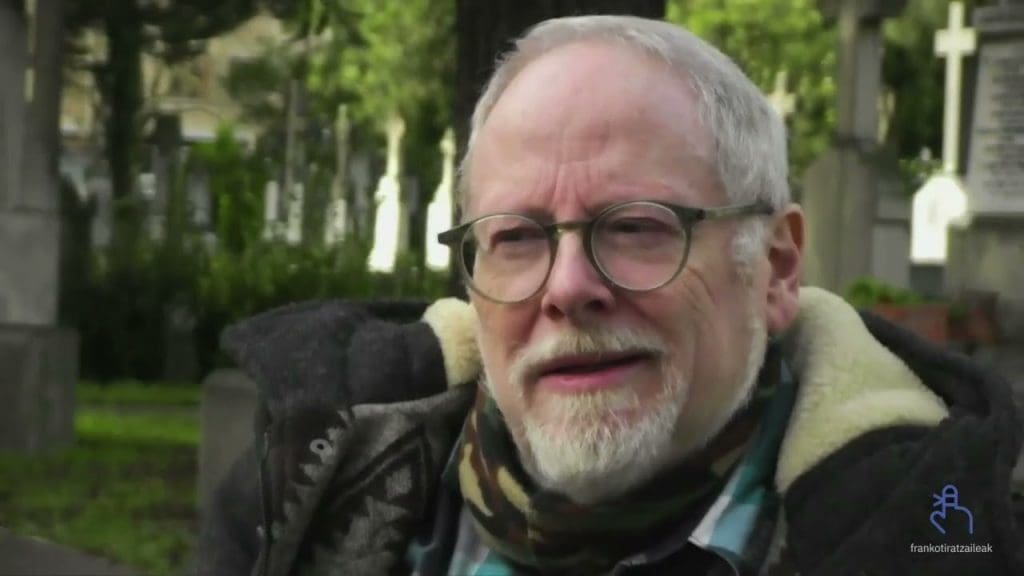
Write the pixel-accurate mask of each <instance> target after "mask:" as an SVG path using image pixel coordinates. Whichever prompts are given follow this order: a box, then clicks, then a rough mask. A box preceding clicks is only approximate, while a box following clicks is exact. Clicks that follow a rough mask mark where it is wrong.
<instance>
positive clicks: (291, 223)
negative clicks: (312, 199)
mask: <svg viewBox="0 0 1024 576" xmlns="http://www.w3.org/2000/svg"><path fill="white" fill-rule="evenodd" d="M305 200H306V188H305V186H303V185H302V182H296V183H295V184H292V190H291V193H290V194H288V211H287V214H286V218H287V219H288V222H287V228H286V229H285V232H284V239H285V241H286V242H288V243H289V244H291V245H292V246H298V245H299V244H301V243H302V216H303V212H302V208H303V205H304V204H305Z"/></svg>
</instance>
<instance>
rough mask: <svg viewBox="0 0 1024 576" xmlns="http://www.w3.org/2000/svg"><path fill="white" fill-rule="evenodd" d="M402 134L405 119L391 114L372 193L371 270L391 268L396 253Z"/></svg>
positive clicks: (393, 266)
mask: <svg viewBox="0 0 1024 576" xmlns="http://www.w3.org/2000/svg"><path fill="white" fill-rule="evenodd" d="M404 134H405V121H404V120H402V118H401V116H397V115H395V116H392V117H391V118H390V119H389V120H388V124H387V135H388V164H387V169H386V170H385V172H384V175H383V176H381V178H380V183H379V184H378V185H377V192H376V193H375V194H374V196H375V198H376V201H377V216H376V219H375V223H374V226H373V249H372V250H371V251H370V258H369V268H370V270H372V271H374V272H392V271H393V270H394V269H395V259H396V258H397V256H398V245H399V240H400V239H401V228H400V227H401V225H402V222H401V215H402V208H401V206H400V205H399V203H400V201H401V199H400V193H401V190H400V188H401V186H400V185H399V181H398V178H399V175H400V174H401V150H402V136H403V135H404Z"/></svg>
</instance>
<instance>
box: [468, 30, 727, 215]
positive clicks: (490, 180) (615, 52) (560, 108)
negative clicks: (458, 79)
mask: <svg viewBox="0 0 1024 576" xmlns="http://www.w3.org/2000/svg"><path fill="white" fill-rule="evenodd" d="M477 136H478V137H477V142H476V144H475V149H474V150H473V157H471V158H470V162H469V164H468V168H469V172H468V174H467V175H468V177H469V184H470V188H471V189H473V190H474V192H473V193H472V196H473V204H476V203H477V201H478V200H480V199H481V197H486V198H487V203H486V204H487V208H488V211H489V212H490V211H493V209H495V207H496V206H498V205H501V207H503V206H504V204H507V203H512V204H516V205H518V204H519V203H520V202H519V201H518V200H516V199H513V198H509V197H507V196H508V194H509V191H510V190H515V191H516V195H519V194H523V193H526V195H527V196H533V195H534V194H533V193H534V192H538V190H536V189H534V186H535V185H539V186H540V187H541V188H546V187H547V186H548V185H550V184H551V182H550V178H545V177H543V176H540V177H539V178H540V180H541V181H540V182H538V174H537V173H536V172H535V170H533V168H534V167H536V168H538V169H541V170H548V169H553V168H555V167H556V166H567V165H571V164H573V163H574V162H576V161H586V160H591V159H594V158H597V157H600V158H602V162H600V163H599V164H598V165H597V166H598V168H597V169H598V171H597V172H591V173H590V174H589V177H595V178H597V179H599V180H603V179H604V178H603V177H607V178H609V179H611V180H615V179H617V178H618V177H620V176H622V177H624V180H625V181H626V182H624V183H625V184H626V186H628V187H629V188H633V187H634V186H635V185H638V184H641V183H640V182H639V181H638V178H637V176H638V174H637V173H636V170H635V169H634V168H636V167H640V166H644V167H651V168H652V170H650V171H646V172H645V173H644V174H643V178H642V180H644V181H646V184H642V185H640V186H639V187H640V188H641V189H645V190H647V192H643V193H641V194H640V195H642V196H649V197H651V198H661V199H664V200H669V201H682V200H684V198H680V197H675V196H676V195H675V194H673V195H671V196H673V197H662V196H663V195H662V194H654V193H652V192H653V191H654V190H651V186H650V184H651V183H654V188H668V187H672V188H676V189H680V188H684V187H691V188H692V187H698V188H705V187H710V188H714V187H715V185H716V184H717V177H716V175H715V174H713V173H714V172H715V171H714V168H713V164H714V161H713V158H714V156H713V150H714V147H713V145H712V142H711V138H710V136H709V133H708V131H707V130H706V129H705V127H704V126H703V124H702V122H701V121H700V120H699V111H698V110H697V104H696V98H695V96H694V93H693V89H692V87H691V86H690V84H689V82H688V80H687V79H686V78H685V77H683V76H682V75H681V74H680V73H678V72H676V71H674V70H672V69H670V68H669V66H668V65H667V64H665V63H664V62H662V61H660V60H656V59H654V58H652V57H650V56H648V55H646V54H644V53H642V52H640V51H639V50H638V49H635V48H631V47H627V46H622V45H615V44H601V43H576V44H570V45H566V46H563V47H560V48H557V49H555V50H553V51H551V52H549V53H547V54H545V55H543V56H541V57H539V58H537V59H535V60H534V61H532V62H530V63H529V64H527V65H526V67H525V68H523V70H521V71H520V73H519V74H518V75H517V76H516V78H515V79H514V80H513V81H512V83H511V84H510V85H509V86H508V87H507V88H506V90H505V92H504V93H503V94H502V96H501V97H500V98H499V100H498V102H497V104H496V106H495V107H494V109H493V110H492V113H491V115H490V116H489V117H488V119H487V121H486V122H485V124H484V126H483V128H482V129H481V131H480V133H479V134H478V135H477ZM523 160H525V162H526V164H523V163H522V162H521V161H523ZM477 166H480V167H482V169H481V170H477V169H476V167H477ZM524 167H527V168H528V169H527V170H525V171H524V170H523V168H524ZM666 167H668V168H666ZM602 170H604V171H605V172H601V171H602ZM548 176H550V174H549V175H548ZM606 183H607V182H606ZM529 190H533V192H527V191H529ZM623 190H625V189H624V188H622V187H618V190H607V191H605V192H601V193H599V195H600V196H608V197H609V199H610V200H614V199H617V198H620V197H621V198H623V199H628V198H626V197H628V196H631V195H633V194H624V193H622V191H623ZM593 192H596V191H592V192H591V193H593ZM589 195H590V193H588V196H589ZM540 196H541V197H543V196H544V194H543V193H542V194H541V195H540ZM686 196H689V195H686ZM595 200H596V198H595ZM538 201H540V198H538ZM492 204H493V205H494V206H492Z"/></svg>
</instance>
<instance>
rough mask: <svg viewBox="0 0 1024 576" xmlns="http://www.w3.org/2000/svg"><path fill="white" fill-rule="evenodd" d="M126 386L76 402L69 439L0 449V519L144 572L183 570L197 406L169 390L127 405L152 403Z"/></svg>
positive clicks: (189, 536) (190, 527) (191, 527)
mask: <svg viewBox="0 0 1024 576" xmlns="http://www.w3.org/2000/svg"><path fill="white" fill-rule="evenodd" d="M136 388H138V385H129V386H128V387H127V388H126V391H123V392H117V393H113V392H112V391H110V390H107V391H105V392H106V393H109V394H110V396H108V399H109V398H110V397H111V396H112V397H119V398H125V399H127V400H125V402H123V403H121V402H114V401H108V402H94V403H91V404H105V405H104V406H95V405H92V406H90V405H88V404H85V405H83V404H80V405H79V406H80V407H79V411H78V414H77V416H76V419H75V429H76V433H77V440H76V442H75V445H74V446H73V447H71V448H68V449H66V450H63V451H60V452H57V453H53V454H49V455H45V456H35V457H26V456H15V455H2V456H0V525H2V526H4V527H6V528H9V529H11V530H12V531H14V532H15V533H16V534H22V535H31V536H39V537H42V538H45V539H48V540H52V541H55V542H59V543H61V544H64V545H68V546H71V547H74V548H78V549H80V550H84V551H87V552H90V553H93V554H96V555H99V556H104V557H107V558H109V559H111V560H114V561H115V562H117V563H120V564H125V565H128V566H131V567H134V568H137V569H139V570H140V571H141V572H143V573H145V574H155V575H163V574H176V573H180V572H181V571H182V570H183V568H184V567H185V564H186V562H187V561H188V559H189V555H190V554H191V551H192V548H193V546H194V544H195V535H196V533H197V531H198V524H197V514H196V468H197V462H196V451H197V444H198V440H199V423H198V410H190V409H188V408H186V407H183V405H184V406H187V405H188V403H187V402H184V401H183V399H184V398H185V395H184V393H181V392H176V393H175V394H180V395H178V396H173V395H171V396H173V397H174V398H175V400H174V401H172V402H171V404H172V408H171V409H163V410H160V411H157V412H153V411H149V410H146V411H140V412H133V411H132V410H133V409H132V408H131V406H138V405H139V404H146V405H153V404H159V403H158V402H142V401H141V400H142V397H141V396H139V395H138V394H137V392H136ZM84 389H88V387H85V388H84ZM152 389H156V387H153V388H152ZM129 390H130V391H129ZM164 393H165V392H163V391H162V392H160V393H158V396H159V397H160V398H166V397H164V396H160V395H161V394H164ZM117 394H122V395H123V396H117ZM80 399H81V395H80ZM126 406H127V408H126ZM173 406H178V407H179V408H177V409H174V408H173Z"/></svg>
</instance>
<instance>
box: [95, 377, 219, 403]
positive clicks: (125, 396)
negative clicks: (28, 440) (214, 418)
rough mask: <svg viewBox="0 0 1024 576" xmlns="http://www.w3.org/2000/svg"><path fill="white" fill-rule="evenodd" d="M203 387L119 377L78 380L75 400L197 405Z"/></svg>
mask: <svg viewBox="0 0 1024 576" xmlns="http://www.w3.org/2000/svg"><path fill="white" fill-rule="evenodd" d="M201 392H202V390H201V388H200V387H199V386H198V385H196V384H191V383H189V384H184V383H182V384H177V383H174V384H170V383H163V382H159V383H149V382H140V381H138V380H120V381H117V382H110V383H99V382H90V381H86V382H81V383H80V384H79V385H78V391H77V394H78V401H79V402H80V403H82V404H90V405H97V404H102V405H118V406H139V405H159V406H199V397H200V394H201Z"/></svg>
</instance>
